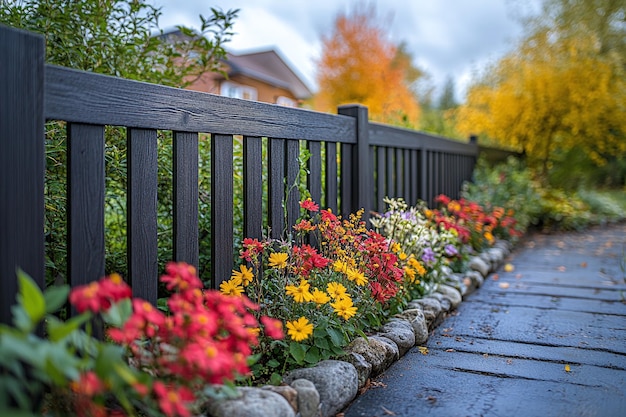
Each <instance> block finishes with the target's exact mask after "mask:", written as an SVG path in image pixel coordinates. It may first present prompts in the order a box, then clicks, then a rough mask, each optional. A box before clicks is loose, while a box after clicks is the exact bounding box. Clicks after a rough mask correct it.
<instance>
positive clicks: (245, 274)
mask: <svg viewBox="0 0 626 417" xmlns="http://www.w3.org/2000/svg"><path fill="white" fill-rule="evenodd" d="M230 279H236V280H238V281H239V284H237V285H241V284H243V286H244V287H245V286H247V285H248V284H250V283H251V282H252V280H253V279H254V273H253V272H252V269H250V268H248V267H247V266H245V265H240V266H239V271H237V270H234V269H233V274H232V275H231V277H230Z"/></svg>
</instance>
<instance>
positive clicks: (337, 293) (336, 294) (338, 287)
mask: <svg viewBox="0 0 626 417" xmlns="http://www.w3.org/2000/svg"><path fill="white" fill-rule="evenodd" d="M346 291H347V289H346V287H344V286H343V285H342V284H340V283H339V282H331V283H329V284H328V286H327V287H326V292H328V295H330V298H333V299H337V298H342V297H344V296H345V295H346Z"/></svg>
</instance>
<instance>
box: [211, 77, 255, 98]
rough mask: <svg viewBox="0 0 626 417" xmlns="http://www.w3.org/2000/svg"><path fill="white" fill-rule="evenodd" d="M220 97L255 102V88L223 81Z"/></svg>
mask: <svg viewBox="0 0 626 417" xmlns="http://www.w3.org/2000/svg"><path fill="white" fill-rule="evenodd" d="M220 91H221V93H220V94H221V95H223V96H225V97H232V98H242V99H244V100H256V99H257V92H256V88H253V87H248V86H247V85H241V84H237V83H234V82H232V81H224V82H223V83H222V87H221V89H220Z"/></svg>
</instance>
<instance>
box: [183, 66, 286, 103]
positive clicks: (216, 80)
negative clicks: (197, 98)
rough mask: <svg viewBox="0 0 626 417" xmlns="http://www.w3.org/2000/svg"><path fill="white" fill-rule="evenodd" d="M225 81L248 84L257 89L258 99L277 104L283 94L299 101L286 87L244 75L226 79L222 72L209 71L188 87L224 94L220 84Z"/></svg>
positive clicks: (189, 88)
mask: <svg viewBox="0 0 626 417" xmlns="http://www.w3.org/2000/svg"><path fill="white" fill-rule="evenodd" d="M224 81H230V82H232V83H236V84H241V85H243V86H248V87H252V88H254V89H256V91H257V101H261V102H264V103H272V104H275V103H276V101H277V99H278V97H281V96H283V97H287V98H289V99H291V100H293V101H294V102H295V103H298V100H297V99H296V98H295V97H294V95H293V94H291V92H290V91H289V90H287V89H285V88H279V87H275V86H272V85H269V84H266V83H264V82H262V81H259V80H256V79H254V78H250V77H246V76H243V75H233V76H232V77H230V78H229V79H228V80H224V79H223V78H222V76H221V75H220V74H216V73H207V74H203V75H202V76H201V77H200V78H198V79H197V80H196V81H194V82H193V83H192V84H191V85H190V86H188V87H187V89H188V90H194V91H202V92H205V93H212V94H222V91H221V90H220V85H221V83H222V82H224Z"/></svg>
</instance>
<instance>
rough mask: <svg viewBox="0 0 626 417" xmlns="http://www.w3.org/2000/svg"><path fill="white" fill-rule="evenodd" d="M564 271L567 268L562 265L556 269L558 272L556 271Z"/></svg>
mask: <svg viewBox="0 0 626 417" xmlns="http://www.w3.org/2000/svg"><path fill="white" fill-rule="evenodd" d="M566 269H567V268H565V267H564V266H563V265H561V266H559V267H558V268H557V270H558V271H560V272H565V270H566Z"/></svg>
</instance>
